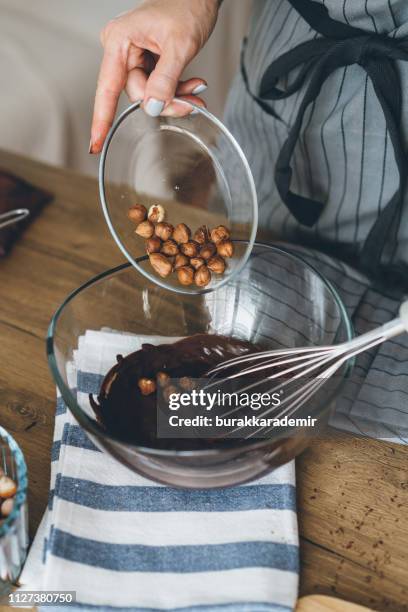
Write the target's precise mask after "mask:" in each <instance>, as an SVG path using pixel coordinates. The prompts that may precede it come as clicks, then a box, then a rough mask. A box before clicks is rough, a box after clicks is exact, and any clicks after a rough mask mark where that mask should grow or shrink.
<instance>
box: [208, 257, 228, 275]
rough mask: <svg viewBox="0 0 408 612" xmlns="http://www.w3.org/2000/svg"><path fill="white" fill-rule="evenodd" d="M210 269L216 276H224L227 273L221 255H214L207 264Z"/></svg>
mask: <svg viewBox="0 0 408 612" xmlns="http://www.w3.org/2000/svg"><path fill="white" fill-rule="evenodd" d="M207 266H208V269H209V270H211V272H215V274H224V272H225V261H224V260H223V258H222V257H220V256H219V255H214V257H211V259H209V260H208V262H207Z"/></svg>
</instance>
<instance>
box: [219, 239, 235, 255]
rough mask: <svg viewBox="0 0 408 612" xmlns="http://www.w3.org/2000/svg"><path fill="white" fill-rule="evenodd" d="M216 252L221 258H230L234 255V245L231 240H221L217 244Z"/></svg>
mask: <svg viewBox="0 0 408 612" xmlns="http://www.w3.org/2000/svg"><path fill="white" fill-rule="evenodd" d="M217 252H218V255H221V257H232V256H233V254H234V245H233V244H232V242H231V240H223V241H222V242H219V243H218V244H217Z"/></svg>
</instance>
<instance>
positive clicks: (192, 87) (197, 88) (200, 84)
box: [162, 78, 207, 117]
mask: <svg viewBox="0 0 408 612" xmlns="http://www.w3.org/2000/svg"><path fill="white" fill-rule="evenodd" d="M206 89H207V83H206V82H205V81H204V79H198V78H193V79H189V80H188V81H180V83H179V85H178V87H177V91H176V96H177V97H178V98H180V99H182V100H185V101H186V102H193V103H194V104H195V105H196V106H202V107H204V108H206V103H205V102H204V100H202V98H199V97H198V96H197V94H199V93H202V92H204V91H205V90H206ZM191 112H194V110H193V107H192V106H186V105H185V104H178V103H177V102H171V103H170V104H169V105H168V106H167V107H166V108H165V109H164V111H163V112H162V115H163V116H164V117H184V116H185V115H188V114H190V113H191Z"/></svg>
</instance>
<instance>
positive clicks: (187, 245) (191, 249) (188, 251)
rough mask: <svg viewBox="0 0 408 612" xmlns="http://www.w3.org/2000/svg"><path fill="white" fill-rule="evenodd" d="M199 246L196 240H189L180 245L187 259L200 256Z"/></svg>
mask: <svg viewBox="0 0 408 612" xmlns="http://www.w3.org/2000/svg"><path fill="white" fill-rule="evenodd" d="M198 247H199V245H198V244H197V242H194V240H189V241H188V242H184V243H183V244H181V245H180V251H181V252H182V253H183V255H186V256H187V257H196V255H198Z"/></svg>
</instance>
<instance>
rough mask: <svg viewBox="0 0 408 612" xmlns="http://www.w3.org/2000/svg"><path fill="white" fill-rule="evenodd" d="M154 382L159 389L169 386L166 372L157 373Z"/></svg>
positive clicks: (168, 377)
mask: <svg viewBox="0 0 408 612" xmlns="http://www.w3.org/2000/svg"><path fill="white" fill-rule="evenodd" d="M156 380H157V384H158V385H159V387H165V386H166V385H168V384H169V380H170V376H169V375H168V374H167V373H166V372H157V374H156Z"/></svg>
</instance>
